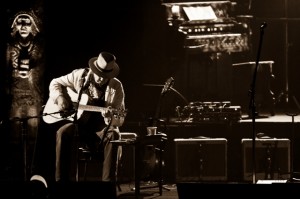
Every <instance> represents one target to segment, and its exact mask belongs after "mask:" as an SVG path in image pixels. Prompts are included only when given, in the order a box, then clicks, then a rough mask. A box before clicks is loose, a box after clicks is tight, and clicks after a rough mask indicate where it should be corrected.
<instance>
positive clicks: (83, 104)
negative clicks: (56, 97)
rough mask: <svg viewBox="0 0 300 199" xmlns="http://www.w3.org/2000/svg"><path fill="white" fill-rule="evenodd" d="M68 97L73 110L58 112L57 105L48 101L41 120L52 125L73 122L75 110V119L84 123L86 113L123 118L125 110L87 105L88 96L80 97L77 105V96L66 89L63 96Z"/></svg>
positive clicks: (86, 116)
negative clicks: (108, 113) (60, 122)
mask: <svg viewBox="0 0 300 199" xmlns="http://www.w3.org/2000/svg"><path fill="white" fill-rule="evenodd" d="M65 96H66V97H69V100H70V101H71V102H72V103H73V107H72V108H73V109H71V110H69V111H60V110H59V108H58V106H57V104H55V103H54V102H53V100H51V99H48V101H47V103H46V105H45V108H44V111H43V120H44V122H46V123H48V124H52V123H55V122H58V121H61V120H69V121H74V116H75V112H76V111H75V110H76V109H77V119H78V120H79V119H80V120H83V121H85V119H87V118H88V116H89V114H86V111H90V112H101V113H106V112H108V111H109V112H110V113H111V115H113V116H115V117H125V116H126V114H127V110H121V109H112V108H111V107H99V106H93V105H88V102H89V96H88V95H87V94H85V93H83V94H82V95H81V99H80V102H79V103H78V102H77V100H78V94H77V93H75V92H74V91H72V90H71V89H69V88H67V93H66V95H65Z"/></svg>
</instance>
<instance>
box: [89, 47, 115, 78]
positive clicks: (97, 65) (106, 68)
mask: <svg viewBox="0 0 300 199" xmlns="http://www.w3.org/2000/svg"><path fill="white" fill-rule="evenodd" d="M89 67H90V68H91V70H92V71H93V72H94V73H95V74H96V75H98V76H99V77H105V78H109V79H111V78H114V77H116V76H118V74H119V71H120V68H119V65H118V64H117V63H116V57H115V56H114V55H113V54H111V53H109V52H101V53H100V54H99V56H98V57H93V58H91V59H90V60H89Z"/></svg>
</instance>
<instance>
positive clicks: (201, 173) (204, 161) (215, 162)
mask: <svg viewBox="0 0 300 199" xmlns="http://www.w3.org/2000/svg"><path fill="white" fill-rule="evenodd" d="M174 142H175V150H176V157H175V161H176V168H175V171H176V181H177V182H198V181H225V180H227V140H226V139H225V138H213V139H208V138H205V139H192V138H190V139H174Z"/></svg>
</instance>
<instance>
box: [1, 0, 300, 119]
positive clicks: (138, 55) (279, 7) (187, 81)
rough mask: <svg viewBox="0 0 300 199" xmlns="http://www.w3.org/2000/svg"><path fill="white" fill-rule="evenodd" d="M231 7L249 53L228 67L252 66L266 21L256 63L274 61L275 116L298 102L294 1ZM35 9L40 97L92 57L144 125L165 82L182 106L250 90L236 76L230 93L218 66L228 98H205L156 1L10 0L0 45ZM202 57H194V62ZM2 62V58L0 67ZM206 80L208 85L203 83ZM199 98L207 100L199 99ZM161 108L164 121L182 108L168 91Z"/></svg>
mask: <svg viewBox="0 0 300 199" xmlns="http://www.w3.org/2000/svg"><path fill="white" fill-rule="evenodd" d="M166 2H167V1H166ZM169 2H172V1H169ZM236 2H237V4H236V8H235V14H240V15H252V16H253V20H252V21H251V27H252V32H253V36H252V40H251V44H252V46H253V47H252V49H251V51H250V52H245V53H233V54H231V55H230V59H231V60H229V63H239V62H249V61H251V62H253V61H256V59H257V51H258V43H259V38H260V29H259V27H260V25H261V24H262V23H263V22H266V23H267V27H266V28H265V31H264V36H263V42H262V49H261V54H260V60H261V61H269V60H272V61H274V65H273V68H272V69H273V74H274V76H275V80H273V81H272V82H271V84H272V85H271V86H272V91H273V92H274V96H275V98H276V101H277V104H276V107H278V109H280V107H281V106H283V105H282V102H283V101H286V99H285V98H286V97H290V96H293V95H295V96H296V98H299V97H300V96H299V95H300V94H299V92H298V90H299V84H298V82H297V80H298V70H299V69H298V62H299V60H298V59H299V56H298V51H299V45H300V43H299V39H298V33H299V26H300V23H299V19H298V17H299V14H298V10H299V7H300V3H299V2H298V1H297V0H276V1H272V0H263V1H258V0H252V1H248V0H238V1H236ZM39 6H40V8H42V9H39V13H38V14H39V15H40V16H41V18H42V20H43V29H42V30H43V34H44V38H45V41H46V46H45V48H46V49H45V50H46V69H47V72H46V75H45V86H46V90H45V91H46V93H45V95H46V98H47V86H48V83H49V81H50V80H51V79H52V78H53V77H57V76H60V75H63V74H65V73H67V72H70V71H71V70H72V69H75V68H78V67H86V66H87V62H88V60H89V59H90V58H91V57H94V56H98V54H99V53H100V52H101V51H110V52H112V53H114V54H115V55H116V57H117V61H118V64H119V65H120V68H121V73H120V75H119V79H120V80H121V81H122V82H123V84H124V88H125V91H126V106H127V108H128V109H129V114H128V117H127V120H132V121H144V120H146V119H147V118H148V117H151V116H153V115H154V113H155V111H156V108H157V106H158V100H159V95H160V91H161V89H162V87H161V85H164V83H165V81H166V80H167V78H169V77H171V76H172V77H174V79H175V83H174V88H175V89H176V90H178V91H179V92H180V93H181V94H182V95H183V96H185V97H186V98H187V99H188V101H198V100H207V101H210V100H216V101H218V100H220V101H222V100H224V99H225V100H232V99H234V98H238V97H239V96H244V97H245V96H247V95H248V90H249V88H250V84H251V78H249V77H248V76H250V77H251V74H243V73H241V74H238V76H243V75H247V77H248V78H249V81H248V82H246V83H243V87H242V88H243V89H244V91H240V90H239V91H238V92H235V91H234V90H232V85H231V84H232V82H233V81H234V78H235V77H232V79H231V78H230V79H228V76H227V72H228V71H229V72H231V71H230V70H232V69H231V68H229V69H226V67H228V66H227V65H226V64H227V63H222V60H220V63H219V64H220V65H221V67H222V64H223V65H224V67H223V71H222V74H223V75H222V74H219V76H217V78H218V79H217V80H216V81H218V80H224V79H225V80H226V81H224V82H226V84H229V85H222V87H219V88H218V89H217V90H216V91H215V92H216V93H222V92H228V97H227V96H226V94H225V96H226V97H225V98H224V97H220V99H218V95H216V96H217V97H216V96H214V97H212V98H211V99H210V96H209V95H208V93H209V92H208V91H209V90H207V88H203V85H201V83H203V80H202V82H201V81H200V79H203V77H204V76H203V74H199V75H197V74H198V73H199V71H200V72H201V70H199V71H197V70H196V71H193V70H194V69H193V70H188V67H189V66H188V65H187V63H188V61H190V60H188V59H189V57H188V56H186V55H187V53H186V52H185V51H184V49H183V47H182V38H183V37H182V35H181V34H179V33H178V32H177V31H176V30H173V29H172V28H171V27H169V26H168V24H167V21H166V13H165V7H164V6H162V5H161V1H160V0H147V1H139V0H129V1H114V0H110V1H101V2H99V3H98V2H95V1H91V0H85V1H78V2H72V3H62V2H61V1H50V2H43V1H42V0H40V1H38V0H36V1H33V0H26V1H19V0H13V1H9V2H6V5H5V6H3V7H2V6H1V7H2V9H3V12H1V13H2V14H3V15H4V17H2V23H1V24H2V28H1V30H2V31H1V34H2V35H3V37H1V38H4V39H5V38H6V36H7V35H8V34H7V32H5V30H7V31H8V30H9V29H8V27H9V25H10V24H9V23H7V22H6V20H7V21H9V19H10V18H11V17H12V16H13V15H14V14H15V12H17V11H19V10H22V9H28V8H29V7H31V8H35V7H39ZM4 8H5V9H4ZM5 19H6V20H5ZM1 43H2V42H1ZM4 43H5V40H4ZM4 43H2V44H1V45H2V47H3V48H1V52H2V53H4V52H5V45H4ZM194 56H197V55H194ZM201 56H202V55H201V53H200V52H199V57H200V59H201ZM4 60H5V58H4V56H3V59H2V63H4ZM193 64H194V65H193V67H195V68H196V67H197V66H198V65H199V67H201V62H195V63H193ZM197 64H198V65H197ZM2 66H4V64H2ZM1 70H2V71H1V74H3V71H4V67H1ZM195 72H196V73H195ZM212 77H213V78H216V77H215V76H212ZM1 79H3V78H1ZM1 81H3V80H1ZM206 81H213V79H212V78H211V76H210V77H208V80H206ZM233 83H236V82H233ZM237 83H239V82H237ZM144 84H155V85H160V86H145V85H144ZM259 86H260V85H257V87H259ZM226 87H227V88H226ZM205 95H206V98H204V99H202V98H203V96H205ZM245 99H247V97H246V98H245ZM289 101H290V102H291V100H289ZM162 103H164V104H162V105H163V107H164V110H163V111H164V114H166V116H174V115H175V111H174V109H175V107H176V106H178V105H179V106H182V105H185V103H184V101H183V100H182V99H181V98H180V97H179V96H178V95H177V94H175V93H174V92H169V93H168V95H167V96H166V97H165V98H164V102H162ZM245 104H247V102H246V103H245ZM243 106H244V104H243Z"/></svg>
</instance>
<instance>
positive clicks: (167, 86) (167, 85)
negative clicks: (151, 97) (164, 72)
mask: <svg viewBox="0 0 300 199" xmlns="http://www.w3.org/2000/svg"><path fill="white" fill-rule="evenodd" d="M173 84H174V78H173V77H170V78H168V79H167V81H166V82H165V85H164V87H163V89H162V91H161V95H164V94H165V93H166V92H167V91H168V90H170V88H171V87H172V86H173Z"/></svg>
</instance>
